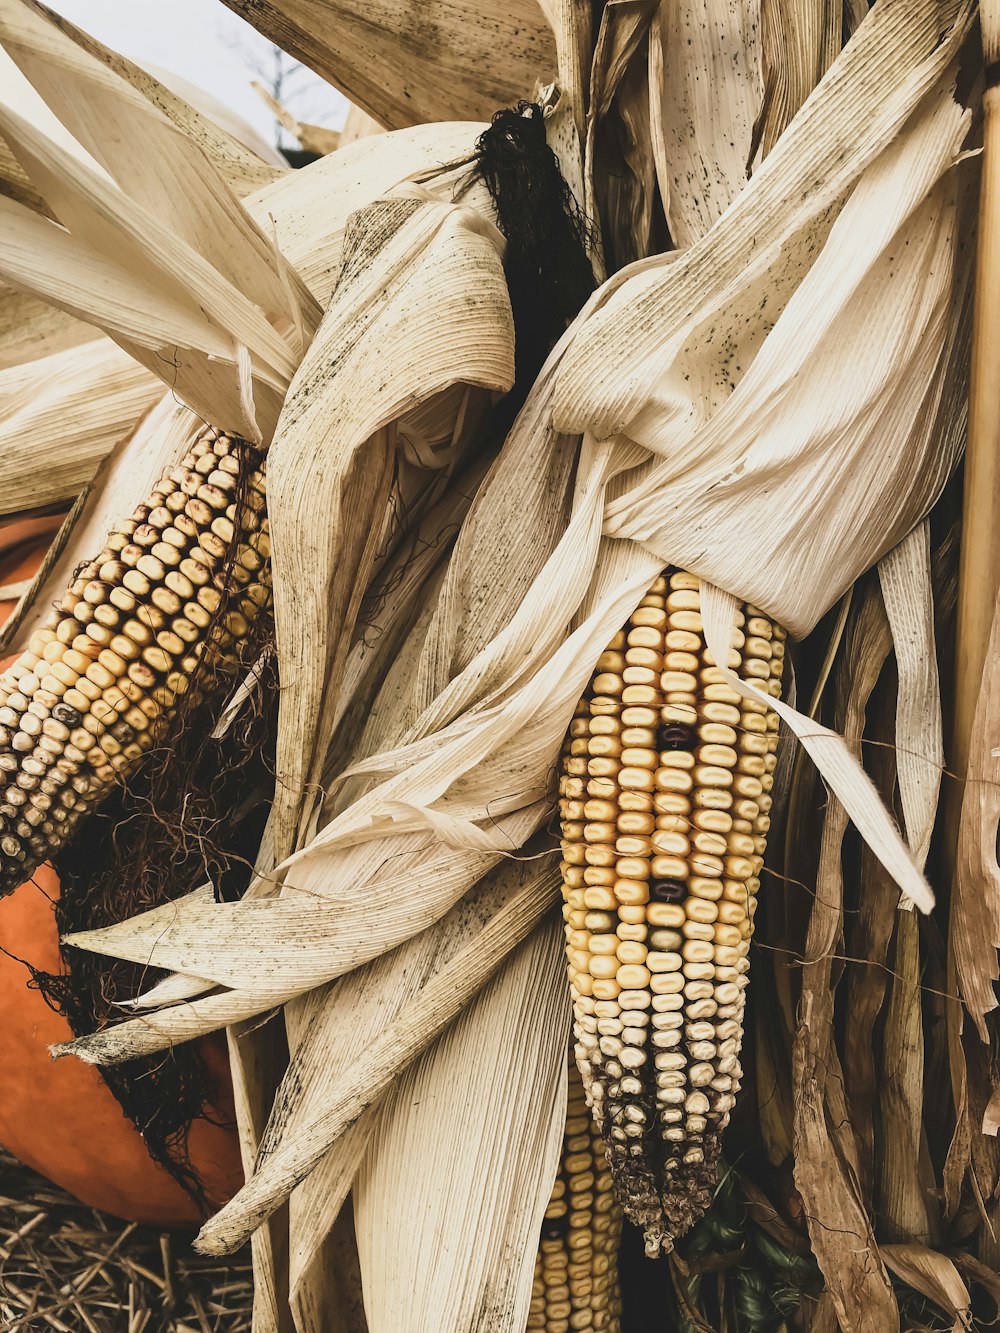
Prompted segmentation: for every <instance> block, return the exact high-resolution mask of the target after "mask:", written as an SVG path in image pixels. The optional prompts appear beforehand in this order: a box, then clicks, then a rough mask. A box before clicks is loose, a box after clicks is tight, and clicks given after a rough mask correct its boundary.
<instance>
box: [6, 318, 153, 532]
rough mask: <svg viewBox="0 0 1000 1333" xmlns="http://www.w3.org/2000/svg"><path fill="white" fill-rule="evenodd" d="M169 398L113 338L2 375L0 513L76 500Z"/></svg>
mask: <svg viewBox="0 0 1000 1333" xmlns="http://www.w3.org/2000/svg"><path fill="white" fill-rule="evenodd" d="M162 397H163V384H162V383H161V381H160V380H159V378H157V377H154V376H153V375H150V373H149V371H147V370H145V369H144V368H143V367H142V366H140V365H139V363H138V362H137V361H135V360H134V359H133V358H132V357H131V356H129V354H128V353H127V352H123V351H122V350H121V349H120V348H119V347H116V346H115V344H114V343H112V342H110V341H109V340H108V339H107V338H97V339H95V340H94V341H92V342H88V343H83V344H81V345H79V346H76V347H69V348H67V349H65V350H64V351H59V352H53V353H51V354H50V355H49V356H44V357H39V358H37V359H35V360H32V361H29V362H28V363H27V364H25V365H23V366H17V367H12V368H9V369H6V370H0V514H3V513H16V512H17V511H18V510H21V509H33V508H38V507H40V506H43V505H49V504H58V503H61V502H63V501H66V500H70V499H72V498H73V496H75V495H76V494H78V492H79V491H81V490H82V489H83V487H84V486H85V485H86V484H87V482H88V481H90V479H91V477H93V475H94V473H95V472H96V471H97V467H98V465H99V464H100V462H101V461H102V460H103V459H104V458H105V456H106V455H107V454H109V453H110V452H111V450H112V448H113V447H114V446H115V445H116V444H117V443H118V442H119V441H120V440H122V439H124V438H125V437H126V436H128V435H130V434H131V433H132V432H133V430H135V428H136V426H137V423H138V422H140V421H141V420H142V417H143V416H144V414H145V413H146V412H147V411H149V409H150V408H151V407H153V406H154V404H156V403H158V402H159V401H160V399H161V398H162Z"/></svg>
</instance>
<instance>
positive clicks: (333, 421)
mask: <svg viewBox="0 0 1000 1333" xmlns="http://www.w3.org/2000/svg"><path fill="white" fill-rule="evenodd" d="M500 246H501V242H500V237H499V234H498V233H491V229H490V228H489V227H488V224H486V223H484V222H483V221H482V220H481V219H480V217H479V215H478V214H475V213H473V212H471V211H470V210H469V209H465V208H458V207H455V206H454V205H451V204H447V203H442V202H438V201H435V200H433V199H430V198H425V199H420V198H419V197H411V198H400V199H396V200H386V201H384V202H382V203H380V204H378V205H374V206H373V207H372V208H371V209H369V210H368V212H367V213H366V214H365V215H364V217H363V219H361V220H360V221H359V223H358V227H357V241H356V243H355V245H354V247H353V248H352V250H351V252H350V253H349V255H348V257H347V259H346V262H345V266H344V269H343V271H342V274H341V278H340V281H339V282H338V285H337V289H336V292H335V294H334V298H333V301H332V302H331V305H330V308H329V310H328V311H327V313H326V315H325V317H324V319H323V322H322V324H321V326H320V329H319V332H318V333H317V336H316V339H315V340H314V342H313V345H312V347H311V348H310V351H309V353H308V354H307V355H306V358H305V360H304V361H303V363H302V367H301V369H300V371H299V373H298V375H297V377H296V379H295V381H294V383H293V385H292V387H291V390H290V392H289V395H288V399H287V401H286V403H285V406H284V410H283V412H282V416H281V419H280V422H279V427H278V433H277V437H276V440H275V444H274V447H273V448H272V450H271V454H270V457H269V461H268V495H269V513H270V521H271V536H272V543H273V567H274V587H275V625H276V630H277V639H278V657H279V664H283V663H287V664H289V666H290V665H291V664H293V663H294V670H289V671H288V672H287V673H286V672H284V671H283V673H282V681H283V684H282V692H281V709H280V713H279V720H278V743H277V759H276V763H277V770H278V773H279V781H278V787H277V792H276V798H275V808H274V811H273V813H272V829H273V835H274V839H275V846H276V849H277V854H278V856H279V857H284V856H285V855H287V854H288V853H289V852H291V851H292V850H293V849H294V845H295V844H294V830H295V824H296V823H297V822H298V821H299V820H300V819H302V818H308V815H309V813H310V807H311V800H310V801H307V802H306V805H305V808H304V809H303V806H302V802H303V794H304V790H305V788H306V787H307V785H308V784H309V783H310V782H315V781H317V780H318V778H319V777H320V775H321V771H322V766H323V762H324V759H325V754H326V748H327V745H328V743H329V740H330V738H331V734H332V729H333V725H334V721H335V715H336V709H337V697H336V691H332V690H330V688H329V685H328V682H331V681H333V682H338V684H339V681H340V676H341V674H342V670H343V665H344V660H345V658H346V654H347V651H348V648H349V646H350V640H351V637H352V634H353V629H354V621H355V619H356V616H357V612H358V609H359V606H360V600H361V597H362V595H363V593H364V590H365V589H366V587H367V586H368V583H369V580H370V577H371V574H372V571H373V568H374V562H375V560H376V557H377V556H378V554H379V547H380V543H381V541H382V538H383V534H382V515H383V512H384V510H385V506H386V501H387V499H388V494H389V486H390V482H391V478H392V470H393V466H394V462H395V447H396V423H397V421H398V419H399V417H400V416H402V415H403V414H404V413H407V412H412V411H413V409H414V408H417V407H419V406H421V405H424V404H427V403H429V402H431V401H432V400H433V399H434V398H435V397H436V396H437V395H440V394H442V393H444V392H445V391H446V390H448V389H450V388H451V386H453V385H455V384H464V385H475V386H479V387H481V388H485V389H490V390H499V391H504V390H506V389H508V388H509V387H510V385H511V384H512V382H513V377H514V333H513V323H512V320H511V314H510V304H509V300H508V297H507V289H506V283H505V281H504V276H503V269H502V266H501V262H500V253H499V252H500ZM387 365H390V366H391V367H392V375H391V376H387V375H386V374H385V367H386V366H387ZM317 439H323V440H324V442H325V443H324V448H323V449H322V450H318V449H317V448H316V440H317ZM424 461H425V462H426V463H428V464H430V465H431V466H433V465H434V463H435V459H434V453H433V450H430V451H429V452H428V457H427V458H426V459H425V460H424ZM442 461H443V462H444V461H447V459H446V458H445V459H443V460H442ZM304 737H308V738H310V741H309V743H308V744H307V745H303V738H304ZM310 747H311V748H310Z"/></svg>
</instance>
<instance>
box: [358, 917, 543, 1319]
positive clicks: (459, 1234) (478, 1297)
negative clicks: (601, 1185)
mask: <svg viewBox="0 0 1000 1333" xmlns="http://www.w3.org/2000/svg"><path fill="white" fill-rule="evenodd" d="M561 933H562V932H561V930H560V929H559V927H558V926H557V925H555V924H554V923H553V924H546V925H545V926H543V927H540V928H539V930H537V931H536V932H535V934H534V935H533V936H532V937H531V938H530V939H529V940H527V941H526V942H525V943H524V944H523V945H522V946H521V947H520V949H519V950H518V952H517V953H516V954H515V955H514V956H513V957H512V958H511V959H510V961H509V962H508V963H507V965H506V966H505V967H504V969H503V971H502V972H501V973H500V974H499V975H498V976H497V977H496V978H495V980H494V981H492V982H491V983H490V985H489V986H488V987H486V989H485V990H484V991H483V992H482V993H481V994H480V996H479V998H478V999H477V1000H476V1003H475V1004H474V1005H473V1006H471V1007H470V1008H469V1009H468V1010H466V1012H465V1013H464V1014H463V1015H462V1017H461V1018H460V1019H459V1021H458V1022H457V1023H456V1024H454V1026H453V1027H452V1028H451V1029H449V1031H448V1032H447V1033H446V1034H445V1035H444V1037H442V1039H441V1040H440V1041H439V1042H438V1043H437V1044H436V1045H435V1046H434V1047H433V1048H432V1049H431V1050H430V1051H428V1052H427V1054H426V1055H425V1056H423V1057H422V1058H421V1059H420V1060H419V1061H418V1062H417V1063H416V1064H415V1065H414V1066H413V1067H412V1069H411V1070H410V1072H409V1073H408V1074H407V1075H406V1076H405V1077H404V1078H403V1079H401V1080H400V1081H399V1083H397V1084H396V1086H395V1087H394V1088H393V1090H392V1092H391V1094H390V1096H389V1099H388V1102H387V1105H386V1108H385V1111H384V1113H383V1115H382V1116H381V1117H380V1120H379V1126H378V1129H377V1132H376V1134H375V1136H374V1138H373V1140H372V1143H371V1145H370V1147H369V1150H368V1156H367V1158H366V1161H365V1164H364V1167H363V1168H362V1171H361V1174H360V1177H359V1179H358V1183H357V1186H356V1189H355V1219H356V1226H357V1235H358V1251H359V1254H360V1257H361V1271H362V1278H363V1281H364V1284H365V1303H366V1308H367V1314H368V1323H369V1328H370V1330H371V1333H396V1330H399V1329H403V1328H405V1329H412V1330H413V1333H431V1330H434V1333H470V1331H471V1330H472V1329H476V1328H482V1329H487V1328H488V1329H490V1330H491V1333H520V1330H521V1329H523V1328H524V1325H525V1322H526V1319H527V1314H528V1303H529V1300H530V1297H531V1279H532V1272H533V1268H534V1262H535V1253H536V1247H537V1242H538V1234H539V1230H540V1227H541V1222H542V1215H543V1213H544V1210H545V1207H546V1205H547V1203H548V1199H549V1193H550V1191H551V1188H552V1182H553V1180H554V1178H555V1173H556V1169H557V1166H558V1161H559V1150H560V1146H561V1140H562V1133H563V1128H564V1125H565V1115H566V1072H565V1071H566V1063H565V1052H566V1037H567V1031H568V1018H569V1012H568V1011H569V1002H568V994H567V991H566V986H565V981H564V976H563V966H562V960H561V957H560V955H561V953H562V947H561V940H560V935H561Z"/></svg>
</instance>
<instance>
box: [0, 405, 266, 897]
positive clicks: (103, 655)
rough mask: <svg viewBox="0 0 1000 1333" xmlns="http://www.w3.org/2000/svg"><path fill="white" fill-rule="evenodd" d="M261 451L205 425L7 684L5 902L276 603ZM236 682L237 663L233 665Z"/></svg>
mask: <svg viewBox="0 0 1000 1333" xmlns="http://www.w3.org/2000/svg"><path fill="white" fill-rule="evenodd" d="M269 556H270V545H269V538H268V535H267V518H266V515H265V509H264V474H263V471H262V467H261V458H260V454H259V451H257V450H254V449H253V448H252V447H251V446H247V445H246V444H245V442H243V441H240V440H233V439H231V438H229V437H227V436H226V435H224V434H221V433H220V432H218V431H215V430H212V429H209V430H207V431H205V432H203V433H202V434H201V435H200V436H199V438H198V439H197V440H196V441H195V443H194V446H193V448H192V450H191V452H190V453H189V454H187V455H185V457H184V458H183V460H182V461H181V463H180V465H179V466H178V467H175V468H171V469H170V470H169V471H167V472H166V473H164V474H163V475H162V476H161V477H160V479H159V480H158V482H157V484H156V486H155V487H154V488H153V489H152V491H151V492H150V494H149V496H148V498H147V502H146V503H145V504H144V505H142V506H140V507H139V508H138V509H137V510H136V511H135V512H134V514H133V516H132V518H131V519H130V520H129V521H128V522H127V523H126V524H124V525H122V526H121V527H119V528H118V529H117V530H115V531H113V532H112V533H111V534H110V535H109V537H108V541H107V544H106V545H105V547H104V549H103V550H102V551H101V552H100V554H99V555H97V556H96V557H95V558H94V559H93V560H91V561H90V562H89V563H88V564H86V565H84V566H83V568H82V569H80V570H79V571H78V573H77V575H76V577H75V578H74V580H73V582H72V583H71V584H70V586H69V588H68V589H67V591H66V593H65V595H64V597H63V599H62V601H61V603H60V604H59V606H58V608H57V609H56V610H55V611H53V612H51V613H50V615H49V616H48V617H47V618H46V620H45V621H43V622H42V624H41V626H40V627H39V628H38V629H37V630H35V631H34V633H33V634H32V635H31V637H30V638H29V640H28V643H27V647H26V648H25V651H24V652H23V653H21V655H20V656H19V657H18V659H17V661H16V662H15V663H14V664H13V665H12V666H10V667H8V669H7V670H6V671H5V672H3V674H2V675H0V770H2V772H3V775H4V780H3V786H2V789H0V819H2V823H0V829H2V834H0V849H2V851H3V854H4V861H3V871H2V874H0V892H2V893H10V892H11V891H12V890H13V889H15V888H16V887H17V886H18V885H19V884H21V883H23V881H24V880H26V879H28V878H30V876H31V875H32V874H33V873H34V871H35V870H36V869H37V868H38V866H39V865H40V864H41V862H42V861H43V860H45V859H46V858H47V857H48V856H49V855H51V853H52V852H54V851H56V850H58V849H59V848H60V847H62V846H63V845H64V843H65V842H66V840H67V838H69V837H70V836H71V835H72V833H73V831H74V830H75V828H76V826H77V824H78V822H79V820H80V819H81V818H83V817H85V816H86V815H87V814H88V813H90V812H92V811H93V810H94V809H96V807H97V805H98V804H100V802H101V801H102V800H103V799H104V797H105V796H106V795H107V794H108V792H109V791H110V789H111V787H112V786H113V785H114V783H115V781H116V779H117V778H124V776H125V775H126V774H127V772H128V771H129V769H130V768H132V767H134V765H135V763H136V761H137V760H138V759H139V758H141V756H142V754H143V753H144V752H145V751H146V750H147V749H148V748H150V747H151V746H153V745H155V744H156V743H157V741H158V740H160V739H161V738H162V736H163V734H164V726H165V724H166V721H167V719H168V718H169V717H170V714H171V711H172V709H173V707H174V705H175V703H176V701H177V700H178V699H180V698H182V697H183V696H184V695H185V694H187V693H188V691H189V689H191V688H192V687H193V678H194V677H195V676H196V675H197V674H198V673H199V670H200V672H201V681H200V682H199V684H200V686H201V687H202V688H204V684H206V683H207V682H208V680H210V679H211V678H212V677H214V676H216V675H217V674H221V675H223V676H225V674H226V672H227V663H228V662H231V661H233V660H234V659H236V658H237V656H238V650H236V649H235V648H234V643H235V642H236V641H238V640H240V639H242V638H244V637H245V636H246V634H247V630H248V622H249V621H252V620H254V619H256V617H257V616H258V615H259V614H260V612H261V611H263V610H265V609H266V608H267V607H268V605H269V603H270V598H271V592H270V579H269V563H268V560H269ZM229 674H232V666H229Z"/></svg>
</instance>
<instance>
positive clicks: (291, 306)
mask: <svg viewBox="0 0 1000 1333" xmlns="http://www.w3.org/2000/svg"><path fill="white" fill-rule="evenodd" d="M0 42H2V44H3V46H4V47H5V49H6V50H7V52H8V54H9V55H11V56H12V57H13V59H14V60H15V61H16V62H17V63H18V65H19V66H20V67H21V69H22V70H23V71H24V73H25V74H26V75H27V77H28V78H29V79H30V80H31V82H32V83H33V85H34V86H35V88H36V89H37V90H38V92H39V93H40V94H41V95H42V97H43V98H44V99H45V101H46V102H47V104H48V105H49V107H51V109H52V110H53V111H54V112H55V114H56V115H57V116H58V117H59V119H60V120H61V121H62V122H63V124H64V125H71V126H72V133H73V135H74V137H75V138H76V139H77V140H78V141H79V143H80V144H82V145H83V147H84V148H85V149H86V150H87V151H88V152H89V153H90V154H92V155H93V157H94V158H95V159H96V160H97V161H98V162H100V163H101V165H102V166H103V167H104V168H105V170H106V171H107V172H108V173H109V174H110V176H111V177H112V178H113V179H114V180H115V181H116V182H117V183H118V185H119V187H120V189H121V190H122V192H123V193H125V194H126V195H127V197H128V198H129V199H130V200H131V201H133V202H134V203H135V204H136V205H137V206H138V207H139V208H141V209H142V210H143V211H144V212H145V214H146V215H147V216H151V217H152V218H153V220H154V221H156V222H157V223H158V224H162V227H163V229H164V230H165V231H167V232H168V233H169V234H170V235H172V236H174V237H176V238H177V240H178V241H180V242H183V243H185V244H186V245H188V246H190V247H191V248H192V249H193V250H194V251H195V252H196V254H197V255H199V256H201V257H202V258H203V259H204V261H205V262H206V263H208V264H209V265H211V266H212V267H213V268H214V269H215V270H216V271H217V272H218V273H219V274H220V275H221V277H223V278H224V279H226V280H227V281H228V282H230V283H232V284H233V285H234V286H235V287H237V289H238V290H239V291H240V292H242V293H243V295H244V296H245V297H247V298H249V299H250V300H253V301H256V302H257V303H258V304H259V305H260V306H261V308H262V309H263V310H264V311H266V312H268V314H270V315H275V316H277V315H283V316H284V317H286V318H289V319H290V320H291V321H292V323H293V325H297V324H298V323H299V322H300V321H302V320H305V321H306V322H308V321H309V320H311V319H314V318H315V312H314V311H312V310H311V309H310V304H309V301H308V298H307V297H305V296H304V293H302V292H301V291H298V292H296V291H295V283H294V281H293V282H291V283H289V279H288V275H287V274H285V273H283V272H282V271H281V267H280V263H279V261H278V260H277V257H276V256H275V254H274V251H273V248H272V246H271V243H270V241H269V240H268V239H267V238H266V237H265V236H264V234H263V233H262V232H261V231H260V230H259V229H258V228H257V227H256V226H254V224H253V223H252V222H251V221H250V219H249V218H248V217H247V215H246V214H245V212H244V211H243V210H242V209H241V208H240V207H239V205H238V203H237V202H236V200H235V198H234V196H233V194H232V191H231V190H230V188H229V186H228V185H227V184H226V182H225V181H224V179H223V178H222V176H221V175H220V173H219V172H218V170H217V169H216V168H215V167H214V166H213V165H212V163H211V159H210V158H209V157H208V155H207V154H206V152H205V151H204V150H203V149H202V148H201V147H200V146H199V145H198V144H197V143H196V141H195V139H194V138H193V137H192V136H191V135H190V134H189V132H188V127H187V126H186V125H185V126H180V125H178V124H175V123H174V122H173V121H172V120H170V119H168V118H167V116H166V115H164V114H163V112H162V111H160V110H159V109H158V108H157V107H156V106H155V105H154V104H153V102H152V101H150V100H148V99H147V98H146V97H145V96H143V94H142V93H141V92H139V91H138V90H137V89H136V88H135V87H133V86H132V84H131V83H129V82H128V81H127V80H126V79H125V78H123V77H122V76H121V75H120V74H119V73H117V72H115V71H114V70H113V69H112V68H111V67H110V65H109V64H107V63H105V62H104V61H103V60H102V59H100V58H99V56H97V55H92V54H90V52H89V51H87V50H85V49H84V48H83V46H81V45H78V44H77V42H76V41H75V40H74V39H73V38H72V37H71V36H69V35H68V34H67V33H65V32H63V31H61V30H60V28H59V27H58V26H57V25H56V24H54V23H53V22H51V21H50V20H48V19H47V18H46V17H45V16H44V14H43V12H42V11H41V10H39V9H38V8H36V7H35V6H34V5H33V4H31V3H30V0H3V4H2V6H0ZM179 100H180V99H178V101H179ZM192 114H194V113H192ZM112 127H113V130H112ZM15 151H17V150H16V148H15ZM36 184H37V181H36ZM49 202H50V203H52V200H51V199H50V200H49ZM60 216H61V214H60ZM63 220H64V221H66V222H67V225H69V221H68V219H63ZM157 229H158V230H159V227H158V228H157ZM154 234H155V233H154ZM293 292H294V293H295V300H294V301H292V302H291V303H290V297H291V296H292V294H293Z"/></svg>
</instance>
